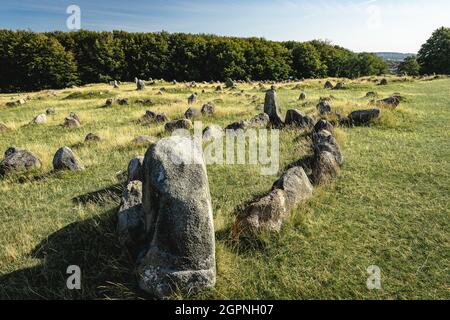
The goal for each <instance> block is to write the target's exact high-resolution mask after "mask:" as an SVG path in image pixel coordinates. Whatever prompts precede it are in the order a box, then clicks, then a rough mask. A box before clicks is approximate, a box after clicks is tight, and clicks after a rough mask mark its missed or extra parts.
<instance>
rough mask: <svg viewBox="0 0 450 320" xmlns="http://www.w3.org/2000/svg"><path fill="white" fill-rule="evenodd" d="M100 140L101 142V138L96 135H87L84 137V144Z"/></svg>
mask: <svg viewBox="0 0 450 320" xmlns="http://www.w3.org/2000/svg"><path fill="white" fill-rule="evenodd" d="M100 140H101V138H100V137H99V136H98V135H96V134H95V133H88V134H87V135H86V137H85V138H84V141H85V142H97V141H100Z"/></svg>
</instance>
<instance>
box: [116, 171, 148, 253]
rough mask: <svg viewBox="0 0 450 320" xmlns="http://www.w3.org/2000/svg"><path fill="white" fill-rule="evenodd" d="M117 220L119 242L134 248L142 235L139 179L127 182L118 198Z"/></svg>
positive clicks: (132, 249) (140, 186)
mask: <svg viewBox="0 0 450 320" xmlns="http://www.w3.org/2000/svg"><path fill="white" fill-rule="evenodd" d="M117 220H118V221H117V231H118V233H119V242H120V243H121V244H122V245H123V246H125V247H127V248H128V249H129V250H130V251H134V250H136V249H137V248H138V247H139V245H140V244H141V243H142V241H143V236H144V212H143V210H142V182H141V181H137V180H134V181H130V182H129V183H128V184H127V187H126V188H125V190H124V191H123V193H122V196H121V198H120V207H119V213H118V219H117Z"/></svg>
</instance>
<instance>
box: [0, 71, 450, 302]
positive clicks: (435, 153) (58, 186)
mask: <svg viewBox="0 0 450 320" xmlns="http://www.w3.org/2000/svg"><path fill="white" fill-rule="evenodd" d="M392 80H393V81H390V83H389V85H387V86H376V84H375V83H374V82H373V79H372V80H371V79H359V80H358V81H349V80H347V81H346V82H347V83H348V86H349V88H348V89H347V90H342V91H330V90H324V89H322V87H323V83H324V80H321V81H320V80H314V81H308V82H306V83H305V84H303V85H302V87H303V88H304V90H305V92H306V93H307V96H308V101H307V102H306V103H303V102H300V101H298V100H297V98H298V96H299V94H300V90H292V87H294V86H295V84H279V85H277V87H278V96H279V102H280V105H281V107H282V109H283V111H284V112H285V111H286V110H288V109H289V108H298V109H300V110H302V111H305V112H307V113H310V114H313V113H314V112H315V104H316V103H317V101H318V99H319V97H323V96H329V95H333V96H334V98H333V100H332V101H331V103H332V105H333V107H334V108H335V109H336V110H337V111H339V112H342V113H343V114H347V113H348V112H350V111H352V110H355V109H360V108H368V107H369V104H368V102H369V99H368V98H365V93H366V92H367V91H377V92H378V94H379V96H380V97H387V96H389V95H391V94H393V93H394V92H399V93H401V94H402V95H403V96H405V97H406V101H405V102H403V103H402V104H401V105H400V106H399V107H398V108H397V109H396V110H383V111H382V118H381V120H380V121H379V122H377V123H376V124H374V125H372V126H371V127H359V128H352V129H339V130H337V133H336V134H337V137H338V140H339V141H340V143H341V146H342V149H343V153H344V156H345V164H344V166H343V168H342V170H341V172H340V174H339V177H338V179H337V180H336V181H335V182H334V183H333V184H330V185H327V186H324V187H320V188H315V190H314V197H313V198H312V199H311V200H310V201H308V202H307V203H305V204H304V205H302V206H301V207H300V208H298V209H296V210H295V211H294V212H293V213H292V217H291V219H290V221H289V222H288V223H287V224H286V226H285V228H284V229H283V231H282V232H281V233H280V234H279V235H272V236H267V237H262V239H260V240H261V241H260V244H259V246H254V247H249V246H244V245H242V244H240V243H237V242H236V241H234V240H233V239H232V238H231V236H230V227H231V225H232V223H233V221H234V216H235V214H236V210H237V209H238V208H239V207H241V206H242V205H243V204H244V203H246V202H248V201H249V200H251V199H253V198H255V197H256V196H258V195H260V194H263V193H264V192H267V191H268V190H269V189H270V187H271V185H272V183H273V182H274V181H275V180H276V179H277V177H278V176H279V175H280V174H281V173H282V172H283V170H284V169H285V168H286V167H287V166H288V165H290V164H291V163H294V162H296V161H298V160H299V159H303V158H305V157H307V156H308V154H310V153H311V150H310V148H309V146H308V141H307V139H306V137H305V135H304V132H303V131H297V130H285V131H283V132H282V134H281V159H280V164H281V165H280V170H279V173H278V176H260V175H259V167H258V166H242V165H241V166H238V165H235V166H225V165H221V166H209V167H208V176H209V183H210V189H211V195H212V202H213V210H214V218H215V226H216V247H217V285H216V287H215V288H214V289H212V290H208V291H204V292H200V293H198V294H196V295H195V296H190V297H189V298H194V299H204V298H210V299H448V298H449V297H450V276H449V275H450V270H449V267H450V261H449V260H450V254H449V253H450V246H449V245H450V237H449V234H450V208H449V207H450V206H449V203H450V196H449V195H450V130H449V129H450V127H449V123H450V91H449V90H448V88H449V87H450V79H448V78H444V79H439V80H435V81H418V80H411V79H408V81H394V80H397V79H392ZM215 86H216V85H199V87H197V88H195V89H191V90H190V89H188V88H187V87H186V85H185V84H177V85H172V84H170V83H157V84H156V85H154V86H147V88H146V90H145V91H143V92H139V91H135V90H134V88H135V86H134V84H123V85H122V86H121V87H120V89H112V87H111V86H108V85H101V84H98V85H89V86H85V87H81V88H74V89H65V90H55V91H45V92H37V93H26V94H15V95H11V94H1V95H0V121H1V122H3V123H5V124H6V125H7V126H8V127H10V128H11V130H10V131H7V132H2V133H0V151H1V152H4V150H6V148H7V147H9V146H12V145H15V146H17V147H20V148H26V149H29V150H31V151H33V152H34V153H36V154H37V155H38V156H39V157H40V158H41V160H42V162H43V168H42V169H41V170H40V171H39V172H34V173H31V174H28V175H27V176H26V177H25V178H23V177H14V176H13V177H8V178H6V179H4V180H1V181H0V219H1V223H0V297H1V298H19V299H23V298H35V299H42V298H46V299H51V298H56V299H69V298H73V299H115V298H121V299H133V298H146V296H145V294H144V293H142V292H141V291H139V290H138V288H137V286H136V282H135V279H134V274H133V261H132V259H131V258H130V257H129V256H127V254H126V253H124V252H123V251H122V250H121V248H120V246H119V244H118V240H117V236H116V233H115V227H116V213H117V209H118V204H119V194H120V188H121V185H120V182H121V180H120V179H119V178H118V176H120V174H119V173H120V172H123V171H124V170H125V169H126V167H127V164H128V161H129V160H130V159H131V158H132V157H133V156H135V155H143V154H144V153H145V150H146V147H145V146H134V145H132V144H131V140H132V139H133V138H134V137H136V136H138V135H144V134H145V135H151V136H155V138H156V137H160V136H162V135H164V133H163V126H162V125H159V126H150V127H149V126H143V125H140V124H138V123H137V122H136V120H137V119H139V117H141V116H142V115H143V114H144V112H145V110H147V109H152V110H155V111H157V112H165V113H166V114H167V115H168V116H169V117H170V118H171V119H176V118H179V117H181V116H182V114H183V113H184V111H185V110H186V109H187V107H188V106H187V96H188V95H189V93H191V92H194V91H195V92H198V93H199V102H197V104H196V107H198V108H200V107H201V105H202V103H206V102H208V101H214V102H215V104H216V108H217V112H216V114H215V115H214V116H213V117H211V118H208V119H202V120H203V121H204V123H205V125H207V124H208V123H217V124H219V125H226V124H228V123H230V122H232V121H236V120H240V119H244V118H250V117H251V116H253V115H255V114H257V113H259V112H260V111H257V110H256V106H257V105H258V104H261V102H263V98H264V92H262V91H261V90H260V89H259V88H258V86H257V85H254V84H252V85H243V84H241V85H238V87H239V90H240V89H243V90H245V93H249V94H251V95H252V96H253V95H257V96H258V97H259V100H258V101H256V102H252V98H251V97H245V96H235V93H238V92H239V90H234V91H230V92H229V91H227V90H225V91H224V92H215ZM161 87H165V88H166V89H167V90H166V91H165V92H164V93H163V94H162V95H157V93H158V91H159V89H160V88H161ZM202 89H205V91H206V92H205V93H203V94H202V93H200V92H201V91H202ZM108 90H109V91H108ZM53 92H54V93H56V96H54V95H53V94H52V93H53ZM90 92H92V93H93V94H89V93H90ZM28 95H29V96H30V97H31V98H32V99H31V100H30V101H28V102H27V104H25V105H22V106H17V107H9V108H8V107H5V106H4V104H5V103H6V102H7V101H10V100H11V97H13V96H15V97H16V98H19V97H26V96H28ZM112 96H116V97H128V98H129V101H130V105H129V106H119V105H116V104H115V105H113V106H112V107H106V108H105V107H104V102H105V100H106V98H108V97H112ZM142 98H143V99H146V98H151V99H152V100H153V101H154V106H151V107H148V106H142V105H139V104H134V101H135V100H136V99H142ZM49 107H53V108H55V110H56V111H57V113H56V114H55V115H54V116H50V117H49V119H48V121H47V123H45V124H43V125H27V124H28V123H29V122H30V121H31V120H32V118H33V117H34V116H35V115H37V114H39V113H42V112H44V111H45V110H46V109H47V108H49ZM71 111H74V112H76V113H77V114H78V115H79V116H80V118H81V121H82V126H81V128H78V129H64V128H62V127H61V126H60V124H62V123H63V120H64V118H65V117H66V116H67V115H68V114H69V113H70V112H71ZM89 132H94V133H97V134H99V135H100V136H101V137H102V138H103V140H102V141H100V142H98V143H90V144H83V140H84V137H85V136H86V134H87V133H89ZM64 145H67V146H70V147H72V148H73V150H74V151H75V152H76V153H77V154H78V156H79V157H80V158H81V159H82V161H83V163H84V164H85V166H86V171H84V172H78V173H68V172H66V173H58V174H48V173H49V172H50V171H51V161H52V157H53V154H54V153H55V152H56V150H57V149H58V148H59V147H61V146H64ZM71 264H76V265H79V266H80V267H81V270H82V290H80V291H77V290H75V291H70V290H67V289H66V285H65V283H66V277H67V275H66V273H65V271H66V268H67V266H68V265H71ZM370 265H377V266H379V267H380V268H381V276H382V290H368V289H367V287H366V280H367V277H368V274H367V273H366V269H367V267H368V266H370Z"/></svg>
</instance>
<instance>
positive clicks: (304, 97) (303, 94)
mask: <svg viewBox="0 0 450 320" xmlns="http://www.w3.org/2000/svg"><path fill="white" fill-rule="evenodd" d="M298 100H306V93H304V92H302V93H300V97H298Z"/></svg>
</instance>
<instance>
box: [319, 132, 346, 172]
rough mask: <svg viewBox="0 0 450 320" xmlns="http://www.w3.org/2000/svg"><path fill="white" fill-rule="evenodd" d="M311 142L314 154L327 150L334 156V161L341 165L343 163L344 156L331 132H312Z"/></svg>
mask: <svg viewBox="0 0 450 320" xmlns="http://www.w3.org/2000/svg"><path fill="white" fill-rule="evenodd" d="M313 144H314V152H315V154H318V153H320V152H323V151H328V152H330V153H331V154H332V155H333V156H334V158H335V159H336V162H337V163H338V164H339V165H342V164H343V163H344V157H343V155H342V152H341V148H340V146H339V144H338V143H337V141H336V139H335V138H334V137H333V135H332V134H331V132H329V131H327V130H321V131H319V132H317V133H314V134H313Z"/></svg>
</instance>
